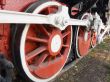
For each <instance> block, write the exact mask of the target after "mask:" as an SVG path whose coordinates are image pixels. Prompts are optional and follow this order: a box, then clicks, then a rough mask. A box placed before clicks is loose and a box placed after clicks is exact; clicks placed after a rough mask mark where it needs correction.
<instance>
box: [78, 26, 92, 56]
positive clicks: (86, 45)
mask: <svg viewBox="0 0 110 82" xmlns="http://www.w3.org/2000/svg"><path fill="white" fill-rule="evenodd" d="M85 38H86V39H85ZM90 42H91V32H90V31H89V32H87V33H86V32H85V30H84V29H83V28H81V27H80V28H79V33H78V43H77V47H78V48H77V49H78V55H80V56H85V55H87V53H88V51H89V49H90Z"/></svg>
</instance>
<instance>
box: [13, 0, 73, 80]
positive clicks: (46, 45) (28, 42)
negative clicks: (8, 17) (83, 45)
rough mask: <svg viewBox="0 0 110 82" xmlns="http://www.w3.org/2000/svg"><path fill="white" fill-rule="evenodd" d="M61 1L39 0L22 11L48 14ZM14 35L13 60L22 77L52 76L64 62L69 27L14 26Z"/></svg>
mask: <svg viewBox="0 0 110 82" xmlns="http://www.w3.org/2000/svg"><path fill="white" fill-rule="evenodd" d="M60 5H61V4H60V3H58V2H55V1H49V0H39V1H38V2H36V3H34V4H33V5H31V6H30V7H29V8H28V9H27V11H26V12H29V13H30V12H31V13H40V14H45V15H48V14H51V13H55V12H56V11H57V10H58V6H60ZM16 27H17V29H16V32H15V36H14V42H13V43H14V44H13V50H14V56H17V57H14V60H15V62H16V64H17V67H18V70H20V72H21V74H22V75H23V77H24V76H25V77H26V78H28V79H30V80H31V81H34V82H46V81H50V80H51V79H53V78H54V77H55V76H56V75H58V73H59V72H60V71H61V69H62V68H63V66H64V65H65V63H66V61H67V58H68V55H69V53H70V50H71V42H72V28H71V26H68V27H67V29H65V30H64V31H60V30H59V29H57V28H55V27H54V26H52V25H40V24H36V25H35V24H27V25H16Z"/></svg>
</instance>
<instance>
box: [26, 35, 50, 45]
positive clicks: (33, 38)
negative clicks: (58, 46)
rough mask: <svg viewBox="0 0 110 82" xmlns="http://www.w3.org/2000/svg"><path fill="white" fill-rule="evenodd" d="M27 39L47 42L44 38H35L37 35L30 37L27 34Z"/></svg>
mask: <svg viewBox="0 0 110 82" xmlns="http://www.w3.org/2000/svg"><path fill="white" fill-rule="evenodd" d="M27 40H31V41H35V42H42V43H47V42H48V40H46V39H40V38H37V37H31V36H28V37H27Z"/></svg>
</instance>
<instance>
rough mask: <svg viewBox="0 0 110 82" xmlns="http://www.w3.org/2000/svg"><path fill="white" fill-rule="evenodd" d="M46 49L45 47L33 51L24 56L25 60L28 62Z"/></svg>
mask: <svg viewBox="0 0 110 82" xmlns="http://www.w3.org/2000/svg"><path fill="white" fill-rule="evenodd" d="M46 49H47V48H46V47H45V46H42V47H39V48H37V49H35V50H34V51H32V52H30V53H28V54H27V55H26V60H27V61H30V60H31V59H33V58H34V57H36V56H37V55H38V54H40V53H42V52H43V51H45V50H46Z"/></svg>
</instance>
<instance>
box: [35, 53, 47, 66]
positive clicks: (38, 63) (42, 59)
mask: <svg viewBox="0 0 110 82" xmlns="http://www.w3.org/2000/svg"><path fill="white" fill-rule="evenodd" d="M47 56H48V54H47V53H43V54H42V55H41V56H40V57H39V59H38V60H37V63H36V64H37V65H40V64H41V63H43V62H44V61H45V59H46V58H47Z"/></svg>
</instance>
